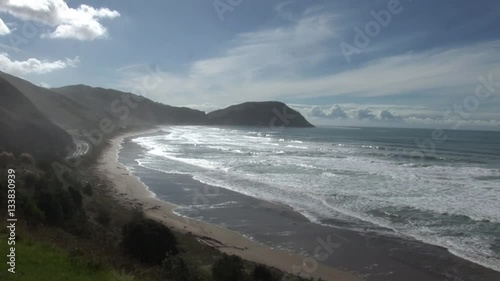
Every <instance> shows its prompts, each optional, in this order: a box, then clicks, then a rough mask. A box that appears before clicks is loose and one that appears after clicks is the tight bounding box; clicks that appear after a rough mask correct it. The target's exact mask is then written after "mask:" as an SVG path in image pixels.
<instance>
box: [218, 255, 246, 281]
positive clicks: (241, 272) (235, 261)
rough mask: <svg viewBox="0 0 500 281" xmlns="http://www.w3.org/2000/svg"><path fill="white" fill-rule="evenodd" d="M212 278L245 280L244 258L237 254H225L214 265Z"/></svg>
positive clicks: (220, 280) (223, 280) (219, 280)
mask: <svg viewBox="0 0 500 281" xmlns="http://www.w3.org/2000/svg"><path fill="white" fill-rule="evenodd" d="M212 278H213V279H214V280H217V281H242V280H245V268H244V265H243V260H242V259H241V258H240V257H238V256H235V255H232V256H229V255H226V254H224V256H222V258H220V259H218V260H217V261H216V262H215V263H214V265H212Z"/></svg>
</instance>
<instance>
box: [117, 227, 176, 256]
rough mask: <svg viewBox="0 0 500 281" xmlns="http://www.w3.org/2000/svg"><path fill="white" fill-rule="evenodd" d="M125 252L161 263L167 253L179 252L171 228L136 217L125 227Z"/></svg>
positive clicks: (170, 254)
mask: <svg viewBox="0 0 500 281" xmlns="http://www.w3.org/2000/svg"><path fill="white" fill-rule="evenodd" d="M122 234H123V243H122V245H123V248H124V251H125V253H127V254H129V255H130V256H132V257H134V258H135V259H137V260H139V261H141V262H143V263H146V264H161V262H162V261H163V260H164V259H165V257H166V256H167V255H169V256H173V255H177V254H178V253H179V250H178V249H177V239H176V238H175V236H174V234H173V233H172V231H170V229H169V228H168V227H166V226H164V225H163V224H161V223H159V222H156V221H154V220H150V219H134V220H132V221H131V222H129V223H127V224H126V225H125V226H124V227H123V229H122Z"/></svg>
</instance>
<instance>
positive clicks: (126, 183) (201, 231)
mask: <svg viewBox="0 0 500 281" xmlns="http://www.w3.org/2000/svg"><path fill="white" fill-rule="evenodd" d="M160 130H161V129H160V128H155V129H149V130H145V131H134V132H129V133H125V134H121V135H119V136H116V137H113V138H112V139H110V144H109V145H108V147H106V148H105V149H104V150H103V152H102V153H101V155H100V156H99V158H98V161H97V165H96V172H97V173H98V175H99V176H100V177H102V178H104V179H106V180H107V181H108V182H109V183H111V185H112V187H111V190H110V191H112V192H110V195H111V196H112V197H113V198H114V199H115V200H116V201H117V202H119V204H121V205H123V206H125V207H127V208H133V209H142V211H143V212H144V214H145V215H146V216H147V217H149V218H151V219H155V220H158V221H160V222H161V223H163V224H165V225H166V226H167V227H169V228H172V229H173V230H175V231H179V232H182V233H188V234H191V235H193V236H196V237H197V238H198V241H200V243H204V244H207V245H210V246H212V247H214V248H217V249H219V250H220V251H222V252H225V253H227V254H235V255H238V256H240V257H242V258H243V259H246V260H249V261H252V262H256V263H261V264H264V265H267V266H270V267H274V268H277V269H280V270H281V271H285V272H289V273H292V274H297V273H298V272H296V271H295V270H294V269H296V268H297V267H298V266H299V267H301V268H302V267H303V264H304V261H306V259H305V258H304V257H302V256H300V255H297V254H293V253H290V252H286V251H283V250H278V249H274V248H272V247H269V246H266V245H263V244H260V243H258V242H255V241H253V240H250V239H248V238H247V237H245V236H244V235H243V234H240V233H238V232H235V231H232V230H229V229H226V228H223V227H220V226H217V225H214V224H210V223H206V222H202V221H198V220H195V219H191V218H188V217H186V216H181V215H178V214H176V213H175V212H174V210H175V209H176V208H177V206H176V205H175V204H172V203H169V202H167V201H164V200H161V199H159V198H157V197H156V196H154V193H153V192H152V191H149V189H148V187H147V186H146V185H145V184H144V183H143V182H141V180H140V179H139V177H137V176H135V175H132V173H131V172H130V171H129V170H128V168H127V167H126V166H124V165H123V164H121V163H120V162H119V161H118V150H119V148H120V146H121V143H122V142H123V140H124V139H126V138H129V137H133V136H138V135H145V134H150V133H155V132H158V131H160ZM270 204H271V203H270ZM299 275H300V276H303V277H307V278H309V277H314V278H322V279H324V280H337V281H358V280H361V278H359V277H358V276H356V274H355V273H350V272H347V271H344V270H339V269H335V268H332V267H328V266H325V265H321V264H319V265H318V266H317V268H316V269H315V270H314V271H313V272H311V273H308V272H307V273H306V272H302V273H301V274H299Z"/></svg>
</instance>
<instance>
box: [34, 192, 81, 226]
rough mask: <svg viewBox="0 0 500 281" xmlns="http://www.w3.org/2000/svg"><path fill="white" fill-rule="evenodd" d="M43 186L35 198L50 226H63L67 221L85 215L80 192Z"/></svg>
mask: <svg viewBox="0 0 500 281" xmlns="http://www.w3.org/2000/svg"><path fill="white" fill-rule="evenodd" d="M43 185H44V184H42V186H43ZM42 186H40V188H41V190H37V193H36V197H35V198H36V203H37V206H38V208H39V209H40V210H41V211H42V212H43V213H44V215H45V218H46V222H47V223H48V224H51V225H61V223H62V222H64V221H65V220H71V219H72V218H74V217H75V216H76V215H79V214H80V215H83V210H82V209H81V205H82V202H81V195H80V193H79V191H78V190H72V189H71V188H70V189H69V190H68V191H66V190H63V189H62V188H60V187H57V188H53V189H50V188H49V187H47V186H43V187H42ZM37 188H38V187H37ZM75 201H76V202H75ZM83 217H84V216H83Z"/></svg>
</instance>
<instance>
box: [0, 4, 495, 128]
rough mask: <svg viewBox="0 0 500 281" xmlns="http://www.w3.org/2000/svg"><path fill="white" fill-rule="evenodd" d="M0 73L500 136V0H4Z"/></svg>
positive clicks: (187, 100) (194, 101) (321, 119)
mask: <svg viewBox="0 0 500 281" xmlns="http://www.w3.org/2000/svg"><path fill="white" fill-rule="evenodd" d="M0 70H1V71H4V72H8V73H10V74H13V75H16V76H19V77H22V78H24V79H27V80H29V81H31V82H32V83H35V84H37V85H40V86H43V87H61V86H66V85H72V84H86V85H90V86H94V87H104V88H114V89H118V90H123V91H127V92H134V93H138V94H142V95H144V96H146V97H148V98H150V99H152V100H155V101H158V102H162V103H166V104H170V105H177V106H190V107H193V108H197V109H200V110H204V111H207V112H209V111H212V110H214V109H218V108H222V107H225V106H228V105H231V104H236V103H241V102H245V101H267V100H279V101H283V102H286V103H287V104H289V105H290V106H291V107H293V108H295V109H297V110H299V111H300V112H301V113H302V114H303V115H305V116H306V118H308V119H309V120H310V121H311V122H312V123H314V124H316V125H333V126H387V127H423V128H443V129H486V130H500V114H499V112H500V110H499V108H500V2H499V1H497V0H480V1H468V0H443V1H435V0H419V1H412V0H215V1H213V0H184V1H177V0H165V1H152V0H144V1H125V0H101V1H94V0H92V1H79V0H71V1H63V0H0Z"/></svg>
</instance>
